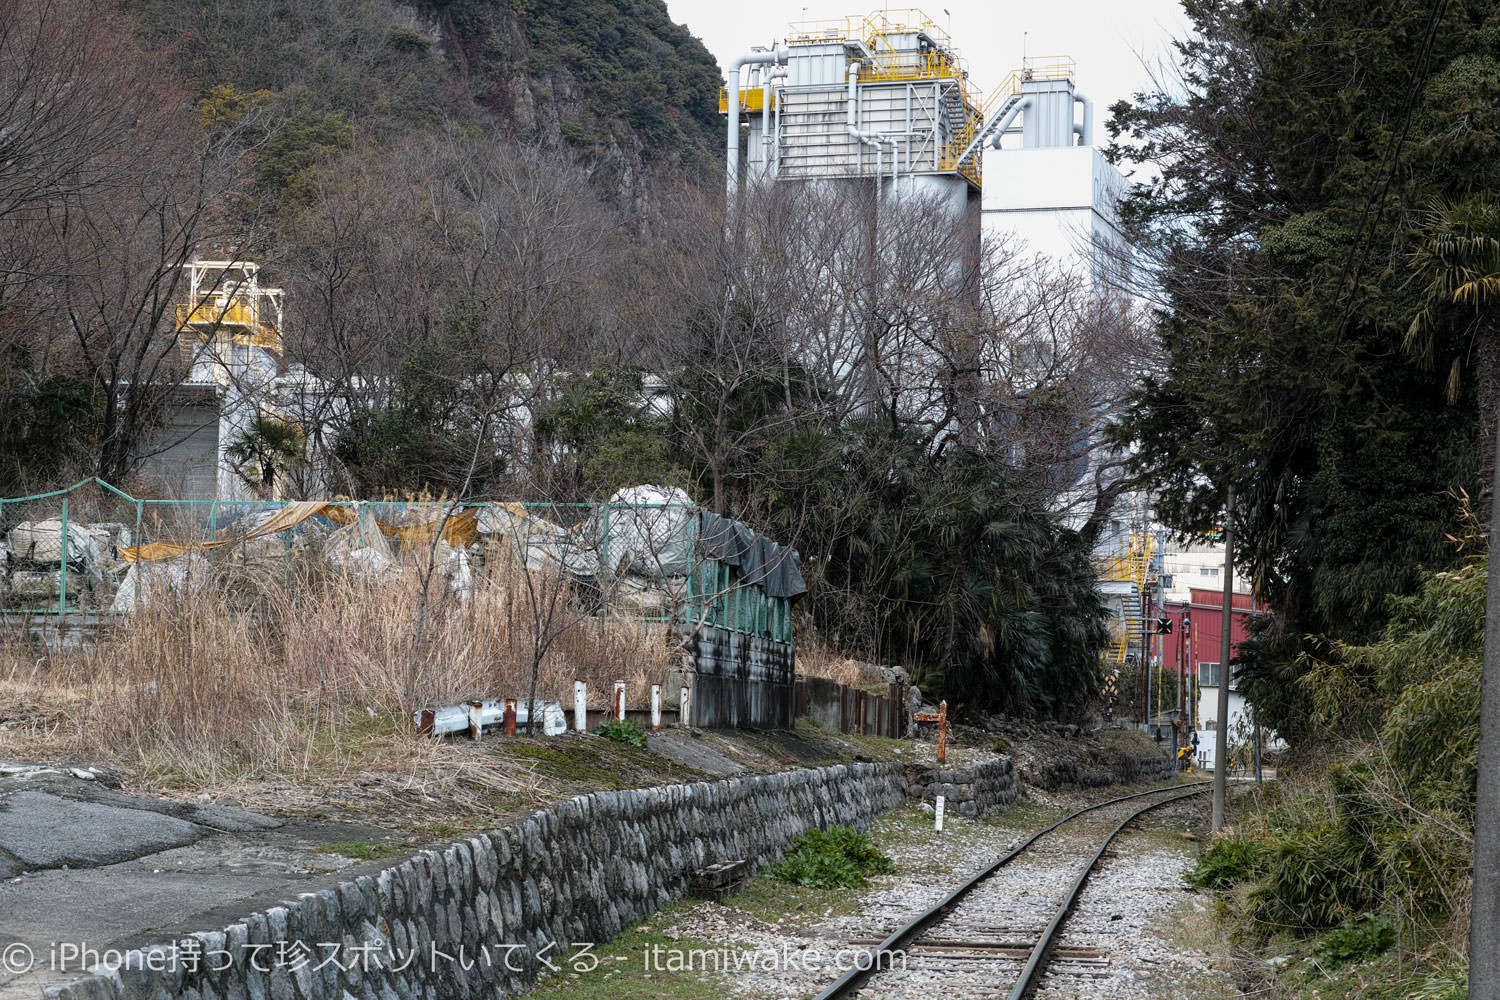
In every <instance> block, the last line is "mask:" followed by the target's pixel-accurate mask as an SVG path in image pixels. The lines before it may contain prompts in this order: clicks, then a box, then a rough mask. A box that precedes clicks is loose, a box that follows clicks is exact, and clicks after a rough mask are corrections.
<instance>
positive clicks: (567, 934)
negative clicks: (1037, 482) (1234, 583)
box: [47, 764, 906, 1000]
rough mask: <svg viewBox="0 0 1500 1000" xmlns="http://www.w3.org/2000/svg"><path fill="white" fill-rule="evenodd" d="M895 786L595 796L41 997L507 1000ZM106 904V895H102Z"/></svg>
mask: <svg viewBox="0 0 1500 1000" xmlns="http://www.w3.org/2000/svg"><path fill="white" fill-rule="evenodd" d="M905 799H906V779H905V775H904V774H903V771H902V768H901V766H900V765H899V764H851V765H839V766H836V767H827V768H819V769H816V770H803V771H788V772H783V773H780V774H768V775H756V776H753V777H742V778H732V779H728V780H725V781H717V782H704V783H699V784H692V785H671V786H666V787H661V788H648V789H637V790H630V791H620V792H598V793H595V794H593V795H588V796H581V797H579V798H575V799H570V800H568V801H566V802H562V803H559V804H557V805H555V806H553V807H551V808H549V809H544V810H540V811H538V812H536V813H534V814H533V815H532V816H531V817H530V818H528V819H526V820H525V821H524V822H522V823H519V824H516V825H515V826H510V827H506V828H505V829H503V830H498V831H495V832H492V833H487V834H483V835H481V836H477V837H471V838H469V839H468V840H464V841H460V842H458V843H456V844H453V845H451V846H450V847H448V848H446V849H444V850H441V851H425V852H422V853H420V854H418V855H416V856H415V857H413V858H411V859H409V860H407V861H405V862H403V863H402V864H399V865H397V866H395V867H393V868H388V869H386V870H385V871H383V872H381V873H380V874H379V875H378V876H374V877H372V876H368V875H366V876H360V877H359V878H356V879H354V880H353V881H351V882H344V883H341V884H340V885H339V886H338V887H337V888H333V889H325V890H323V891H322V892H318V893H309V894H304V895H302V896H300V897H299V898H298V899H297V900H295V901H288V902H286V903H284V905H282V906H278V907H274V908H272V909H270V910H267V911H266V912H265V913H256V914H252V915H250V916H248V917H246V918H244V919H243V920H241V921H240V922H238V923H235V924H232V925H231V926H229V927H226V928H225V929H223V930H222V931H212V932H207V933H199V934H194V935H192V936H191V937H190V938H187V939H185V940H184V941H182V942H179V944H178V945H177V946H176V948H175V951H174V949H173V947H172V946H159V947H157V948H154V949H149V950H146V951H136V952H130V953H128V955H127V956H126V957H127V965H126V967H125V968H122V969H119V970H116V971H114V972H112V973H109V974H107V975H100V976H95V977H93V978H90V979H86V980H83V981H81V982H77V983H73V984H69V985H66V986H59V987H52V988H49V989H48V990H47V994H48V996H49V997H52V998H53V1000H168V998H182V1000H466V998H490V997H499V996H503V995H514V994H516V993H518V992H520V991H522V990H524V989H525V988H526V987H527V986H528V985H529V984H530V983H531V982H532V981H533V980H534V979H535V976H536V971H537V970H538V969H539V968H540V967H541V966H540V964H539V962H538V956H539V955H540V956H543V957H545V958H546V960H548V961H550V962H552V963H554V964H557V965H562V966H564V967H567V962H568V960H569V959H570V958H572V957H573V956H574V955H575V954H576V952H575V950H574V949H575V948H576V947H577V946H579V945H581V944H583V943H594V942H604V941H607V940H608V939H609V938H611V937H613V936H614V935H615V934H617V933H619V931H620V930H621V929H622V928H624V927H625V926H627V925H629V924H630V923H632V922H634V921H637V920H640V919H641V918H643V917H645V916H647V915H649V914H651V913H654V912H656V911H657V910H658V909H660V908H661V907H662V906H664V905H665V904H666V903H668V902H669V901H670V900H672V899H673V898H675V897H678V896H681V895H683V894H684V892H685V891H686V889H687V884H688V879H689V876H690V874H691V872H692V870H693V869H695V868H699V867H702V866H704V865H706V864H710V863H712V862H715V861H723V860H734V859H740V858H746V859H749V860H750V861H751V862H752V863H756V864H759V863H763V862H765V861H768V860H771V859H773V858H775V857H778V856H780V854H781V853H782V852H783V851H784V850H785V848H786V847H787V845H788V844H789V843H790V841H791V840H792V838H794V837H796V836H797V835H798V834H801V833H803V832H804V831H806V830H808V829H811V828H813V827H825V826H829V825H832V824H835V823H841V824H844V825H847V826H853V827H856V828H864V827H866V826H867V825H868V824H869V822H870V820H872V819H873V818H874V817H876V816H878V815H880V814H881V813H883V812H886V811H887V810H889V809H892V808H895V807H896V806H898V805H900V804H901V803H902V802H904V801H905ZM101 902H103V901H101Z"/></svg>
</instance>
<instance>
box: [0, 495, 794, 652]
mask: <svg viewBox="0 0 1500 1000" xmlns="http://www.w3.org/2000/svg"><path fill="white" fill-rule="evenodd" d="M306 506H308V505H302V507H306ZM317 506H318V507H320V508H321V509H320V511H319V512H318V513H315V514H312V515H310V516H307V517H305V518H303V519H301V520H298V521H297V523H296V524H294V525H292V526H290V527H288V528H286V529H285V530H281V531H274V532H272V533H269V534H265V535H262V536H260V537H249V538H247V537H246V536H247V535H248V536H253V535H254V533H255V532H256V531H257V530H259V529H261V528H262V527H263V526H264V525H265V524H266V523H267V522H269V521H271V520H272V519H273V518H277V517H278V515H280V516H283V517H284V516H285V515H286V513H287V511H288V508H289V507H293V508H294V509H296V510H299V511H300V510H301V509H302V507H295V505H291V504H288V503H286V502H281V501H264V500H144V499H139V498H136V497H132V496H130V495H129V494H127V493H125V492H124V491H122V490H120V489H118V488H116V487H114V486H112V485H110V484H109V483H106V482H104V481H103V480H100V479H86V480H83V481H82V482H79V483H75V484H74V485H72V486H70V487H68V488H66V489H61V490H54V491H52V492H50V493H40V494H35V495H32V496H25V497H12V498H3V499H0V614H5V615H7V616H15V615H38V616H40V615H71V614H94V615H107V614H123V613H125V610H124V609H122V608H121V606H120V603H121V602H120V601H119V600H118V598H119V595H120V593H121V590H122V587H124V588H127V589H128V588H129V587H130V583H129V579H128V578H129V577H130V574H131V572H132V567H148V566H167V565H169V564H170V563H171V561H172V560H173V559H176V560H182V559H189V558H195V557H196V558H203V559H207V560H209V561H210V562H211V563H212V564H213V566H214V567H215V569H216V570H217V571H218V572H221V573H227V574H232V573H234V572H236V570H237V568H238V567H241V566H243V567H246V568H248V567H250V566H252V565H253V566H254V567H255V568H256V569H257V571H259V572H261V573H264V572H267V571H268V570H269V571H272V572H274V571H275V569H276V567H277V565H278V564H279V565H280V566H281V567H282V568H283V570H284V571H286V572H287V576H286V582H288V583H290V582H291V580H292V576H291V574H290V572H289V570H290V566H291V562H292V559H293V557H294V555H296V554H299V553H303V552H306V553H309V554H311V555H312V556H313V557H319V556H324V557H327V558H329V559H333V558H335V555H334V553H335V552H336V553H337V554H338V557H343V558H345V562H346V563H347V562H348V560H347V556H348V553H350V552H352V551H358V550H359V549H362V548H371V547H373V548H377V549H381V550H382V555H381V558H384V556H385V555H386V554H389V556H390V558H391V559H392V560H393V561H396V562H399V561H400V560H402V559H410V558H422V557H423V554H424V553H429V552H431V551H432V545H433V539H434V537H442V538H444V540H445V543H446V542H447V541H449V540H451V541H452V542H453V543H454V544H452V545H451V546H450V551H451V552H462V553H463V554H464V556H465V559H466V560H468V562H469V563H471V564H473V565H474V567H475V568H476V569H482V568H483V567H485V566H486V565H493V564H495V562H496V561H497V560H502V559H503V560H510V561H512V562H513V563H519V564H521V565H524V566H526V567H527V568H528V569H529V570H533V571H534V570H537V569H540V568H543V567H550V568H551V569H552V570H554V571H561V572H565V573H567V574H568V575H569V576H570V577H571V578H572V581H573V583H574V584H575V587H576V590H577V592H578V594H579V595H580V599H591V600H594V601H596V602H597V603H598V613H599V614H600V615H608V616H613V617H627V618H632V619H636V620H642V621H674V622H679V623H683V624H686V625H690V626H696V625H699V624H707V625H714V626H718V627H720V628H724V629H728V630H730V631H735V632H742V633H746V634H749V635H759V636H764V637H766V638H770V639H775V640H778V641H782V642H791V641H792V636H793V629H792V601H791V600H790V599H788V598H785V597H772V596H770V595H768V594H767V593H766V592H765V588H764V587H763V586H762V585H760V584H755V583H746V582H745V580H744V579H742V577H741V574H740V571H739V568H738V567H737V566H733V565H729V564H727V563H725V562H721V561H720V560H718V559H714V558H711V557H709V556H707V555H705V554H704V553H703V552H702V551H701V547H700V546H699V545H698V544H697V541H698V540H697V538H696V533H697V508H695V507H686V506H683V505H680V504H618V503H611V504H606V503H599V504H552V503H535V502H527V503H462V504H454V503H438V502H434V503H416V502H413V503H403V502H383V501H359V502H356V501H328V502H326V503H320V504H318V505H317ZM273 523H274V522H273ZM470 524H472V526H473V527H472V532H471V531H469V529H468V527H467V526H468V525H470ZM455 526H460V527H462V529H463V530H455ZM449 536H452V537H451V539H450V537H449ZM209 542H215V543H219V544H218V545H216V546H215V547H212V548H202V549H200V548H198V547H197V546H199V545H200V544H201V543H209ZM157 543H167V544H169V545H170V546H172V547H174V548H175V547H179V546H188V551H186V552H184V553H181V554H176V555H171V556H168V557H166V558H164V559H147V558H145V555H146V554H147V553H149V552H151V551H152V548H153V546H155V545H156V544H157ZM132 555H134V556H135V558H134V559H132V558H129V557H130V556H132ZM370 561H372V562H375V563H376V564H377V565H380V563H379V561H378V560H375V559H373V558H372V560H370ZM135 572H136V573H137V574H139V573H142V572H147V570H143V569H137V570H136V571H135Z"/></svg>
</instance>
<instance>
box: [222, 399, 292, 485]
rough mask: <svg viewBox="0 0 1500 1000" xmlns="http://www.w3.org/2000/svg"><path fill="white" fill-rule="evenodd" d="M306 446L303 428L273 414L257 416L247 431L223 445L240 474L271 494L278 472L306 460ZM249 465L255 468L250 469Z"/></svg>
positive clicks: (247, 480)
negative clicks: (257, 478) (275, 417)
mask: <svg viewBox="0 0 1500 1000" xmlns="http://www.w3.org/2000/svg"><path fill="white" fill-rule="evenodd" d="M305 448H306V444H305V442H304V440H303V437H302V431H301V429H300V428H298V427H296V426H294V425H292V424H284V423H282V422H281V421H280V420H276V419H274V418H272V417H256V418H255V419H254V420H252V421H251V422H250V426H249V427H248V428H246V430H245V432H244V433H243V434H241V435H240V436H239V437H238V438H237V439H236V440H235V441H234V442H232V443H231V444H230V445H229V447H227V448H225V449H224V454H225V455H226V456H228V457H229V458H230V459H231V460H232V461H233V462H234V463H235V466H236V471H237V472H239V474H240V478H242V479H244V480H245V482H246V483H248V484H249V485H250V486H251V487H254V488H257V489H260V490H263V491H264V492H265V493H266V495H267V496H270V495H272V493H273V491H274V490H275V488H276V475H277V473H278V472H280V471H283V470H285V469H287V468H289V467H291V466H294V465H298V464H300V463H302V462H303V461H305V458H304V452H305ZM246 466H253V467H254V468H253V470H252V469H247V468H246ZM257 475H258V477H259V481H258V482H257V481H256V476H257Z"/></svg>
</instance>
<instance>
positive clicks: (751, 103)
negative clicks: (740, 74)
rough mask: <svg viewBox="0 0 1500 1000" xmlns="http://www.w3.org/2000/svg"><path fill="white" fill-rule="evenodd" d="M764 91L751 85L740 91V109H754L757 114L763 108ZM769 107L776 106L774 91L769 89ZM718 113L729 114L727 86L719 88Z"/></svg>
mask: <svg viewBox="0 0 1500 1000" xmlns="http://www.w3.org/2000/svg"><path fill="white" fill-rule="evenodd" d="M765 103H766V92H765V90H763V89H762V88H760V87H753V88H751V89H748V90H741V91H740V111H741V112H746V111H754V112H756V113H757V114H759V113H760V112H761V111H763V110H764V109H765ZM771 107H773V108H774V107H776V91H774V90H773V91H771ZM719 114H721V115H727V114H729V88H728V87H720V88H719Z"/></svg>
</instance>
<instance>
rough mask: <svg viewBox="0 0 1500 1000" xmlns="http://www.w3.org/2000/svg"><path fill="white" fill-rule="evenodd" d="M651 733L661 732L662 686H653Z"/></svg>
mask: <svg viewBox="0 0 1500 1000" xmlns="http://www.w3.org/2000/svg"><path fill="white" fill-rule="evenodd" d="M651 731H652V732H653V733H659V732H661V685H660V684H653V685H651Z"/></svg>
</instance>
